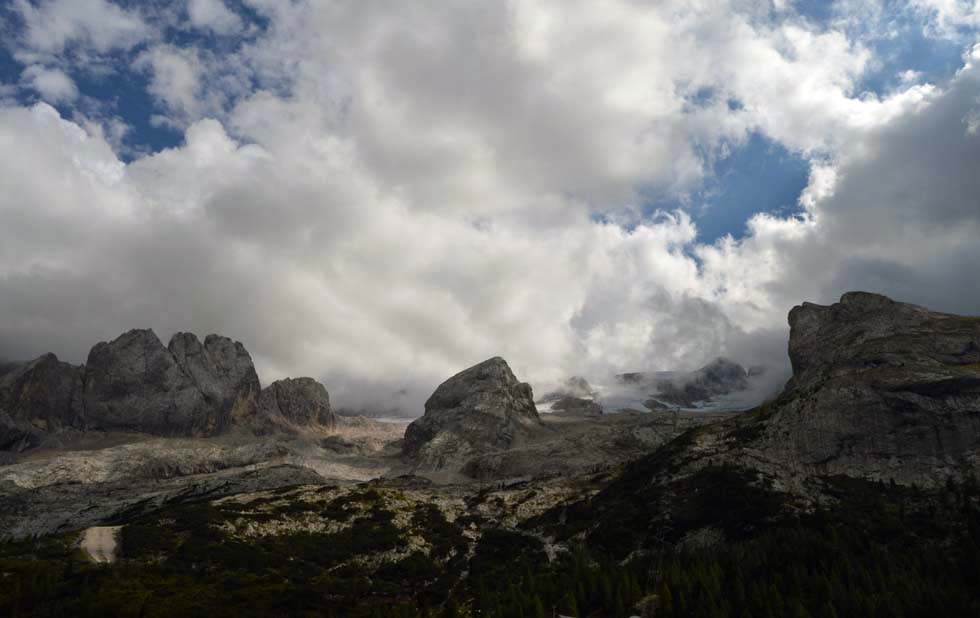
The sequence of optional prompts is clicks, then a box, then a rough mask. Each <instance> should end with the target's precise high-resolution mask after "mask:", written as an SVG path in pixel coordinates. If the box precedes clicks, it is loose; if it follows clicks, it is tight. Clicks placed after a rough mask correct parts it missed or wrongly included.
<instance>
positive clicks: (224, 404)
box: [167, 333, 261, 431]
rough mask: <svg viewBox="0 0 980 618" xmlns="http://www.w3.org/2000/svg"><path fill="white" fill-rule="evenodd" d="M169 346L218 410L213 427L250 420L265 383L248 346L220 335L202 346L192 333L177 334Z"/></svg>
mask: <svg viewBox="0 0 980 618" xmlns="http://www.w3.org/2000/svg"><path fill="white" fill-rule="evenodd" d="M167 347H168V349H169V350H170V353H171V354H172V355H173V356H174V360H175V361H176V362H177V364H178V366H180V368H181V369H182V370H183V371H184V373H185V374H187V375H189V376H190V377H191V378H192V379H193V380H194V383H195V384H196V385H197V388H198V389H199V390H200V391H201V393H202V394H203V395H204V397H205V399H206V400H207V401H208V402H209V404H210V407H211V408H212V409H213V410H214V411H215V412H216V415H215V417H214V418H213V426H212V430H215V431H220V430H222V429H225V428H227V427H229V426H231V425H236V424H242V423H244V422H246V421H247V420H248V419H249V416H250V415H251V414H252V413H253V412H254V409H255V406H256V404H257V401H258V398H259V394H260V391H261V386H260V385H259V376H258V374H256V372H255V365H253V364H252V357H251V356H249V354H248V351H246V350H245V346H243V345H242V344H241V343H239V342H237V341H232V340H231V339H229V338H228V337H221V336H219V335H208V336H207V337H205V338H204V344H203V345H202V344H201V342H200V341H199V340H198V338H197V337H196V336H195V335H193V334H191V333H177V334H176V335H174V336H173V337H172V338H171V340H170V345H169V346H167Z"/></svg>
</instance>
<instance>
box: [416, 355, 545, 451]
mask: <svg viewBox="0 0 980 618" xmlns="http://www.w3.org/2000/svg"><path fill="white" fill-rule="evenodd" d="M540 423H541V419H540V417H539V416H538V411H537V408H535V406H534V394H533V392H532V391H531V386H530V385H529V384H527V383H526V382H520V381H519V380H518V379H517V377H516V376H514V372H513V371H511V369H510V366H509V365H508V364H507V362H506V361H505V360H504V359H502V358H500V357H494V358H491V359H488V360H486V361H483V362H482V363H479V364H477V365H474V366H472V367H470V368H469V369H466V370H464V371H461V372H459V373H457V374H456V375H454V376H452V377H451V378H449V379H448V380H446V381H445V382H443V383H442V384H441V385H439V387H438V388H437V389H436V390H435V392H433V393H432V396H431V397H429V399H428V401H426V402H425V414H424V415H423V416H422V417H421V418H419V419H417V420H415V421H414V422H412V423H411V424H410V425H409V426H408V428H407V429H406V431H405V441H404V445H403V452H404V454H405V455H407V456H409V457H413V458H416V460H417V461H418V462H419V464H420V465H421V466H422V467H426V468H430V469H441V468H449V467H460V468H462V467H463V466H464V465H465V463H466V461H467V460H468V459H470V458H471V457H473V456H475V455H477V454H480V453H483V452H487V451H491V450H499V449H506V448H511V447H512V446H514V444H515V443H517V442H519V441H520V440H521V438H522V436H524V435H525V434H526V433H527V432H528V431H531V430H533V429H534V428H536V427H538V426H539V425H540Z"/></svg>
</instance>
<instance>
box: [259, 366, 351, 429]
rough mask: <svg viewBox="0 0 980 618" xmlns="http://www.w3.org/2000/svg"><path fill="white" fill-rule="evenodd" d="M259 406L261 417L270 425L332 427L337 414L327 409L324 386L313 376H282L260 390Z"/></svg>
mask: <svg viewBox="0 0 980 618" xmlns="http://www.w3.org/2000/svg"><path fill="white" fill-rule="evenodd" d="M259 409H260V411H261V414H262V418H263V420H267V421H269V422H270V423H271V424H272V425H274V426H292V427H310V426H317V427H322V428H326V429H332V428H334V427H336V425H337V416H336V415H335V414H334V413H333V412H332V411H331V410H330V396H329V395H328V394H327V389H326V388H324V387H323V385H322V384H320V383H319V382H317V381H316V380H314V379H313V378H295V379H294V378H286V379H285V380H279V381H277V382H273V383H272V384H270V385H269V386H267V387H266V388H265V389H263V391H262V395H261V396H260V397H259Z"/></svg>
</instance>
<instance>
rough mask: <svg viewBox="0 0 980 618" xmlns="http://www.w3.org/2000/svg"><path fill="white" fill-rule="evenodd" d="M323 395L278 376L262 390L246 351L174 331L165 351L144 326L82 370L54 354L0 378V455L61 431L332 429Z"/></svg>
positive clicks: (105, 346) (105, 347)
mask: <svg viewBox="0 0 980 618" xmlns="http://www.w3.org/2000/svg"><path fill="white" fill-rule="evenodd" d="M335 423H336V419H335V417H334V416H333V415H332V413H331V412H330V400H329V396H328V395H327V391H326V389H325V388H324V387H323V386H322V385H321V384H319V383H317V382H316V381H315V380H312V379H310V378H301V379H298V380H288V379H287V380H283V381H280V382H276V383H274V384H272V385H270V387H269V388H267V389H266V390H265V391H262V390H261V387H260V384H259V378H258V375H257V374H256V372H255V366H254V365H253V363H252V359H251V357H250V356H249V354H248V352H247V351H246V350H245V347H244V346H243V345H242V344H241V343H238V342H236V341H232V340H231V339H228V338H227V337H221V336H218V335H208V336H207V337H206V338H205V339H204V342H203V343H202V342H201V341H200V340H199V339H198V338H197V337H196V336H195V335H193V334H191V333H177V334H176V335H174V336H173V338H172V339H171V340H170V344H169V346H167V347H164V346H163V344H162V343H161V342H160V339H158V338H157V336H156V334H155V333H154V332H153V331H152V330H131V331H129V332H128V333H125V334H123V335H121V336H119V337H117V338H116V339H114V340H113V341H110V342H101V343H99V344H96V345H95V347H93V348H92V350H91V352H89V356H88V362H87V363H86V365H85V366H83V367H74V366H72V365H69V364H67V363H62V362H60V361H59V360H58V359H57V358H56V357H55V356H54V355H53V354H46V355H44V356H41V357H40V358H38V359H36V360H34V361H32V362H30V363H24V364H17V365H11V364H7V365H5V366H4V371H3V373H0V450H6V451H14V452H19V451H22V450H26V449H28V448H31V447H34V446H37V445H38V444H39V443H40V442H41V441H42V440H43V439H44V436H45V435H46V434H51V433H56V432H58V431H62V430H65V429H76V430H96V431H136V432H143V433H150V434H155V435H162V436H213V435H217V434H220V433H223V432H226V431H228V430H231V429H233V428H244V429H246V430H251V431H256V432H260V433H267V432H269V431H276V430H280V429H282V430H286V431H293V430H296V429H299V428H304V427H314V428H332V427H333V426H334V425H335Z"/></svg>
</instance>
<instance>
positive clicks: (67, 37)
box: [14, 0, 151, 55]
mask: <svg viewBox="0 0 980 618" xmlns="http://www.w3.org/2000/svg"><path fill="white" fill-rule="evenodd" d="M14 10H16V11H17V12H18V13H19V15H20V17H21V19H23V21H24V31H23V41H24V44H25V45H26V47H27V49H28V50H30V51H33V52H40V53H47V54H56V55H57V54H60V53H61V52H62V51H63V50H64V48H65V46H67V45H70V44H72V43H80V44H83V45H87V46H91V47H92V48H93V49H94V50H95V51H97V52H99V53H105V52H108V51H110V50H113V49H129V48H131V47H133V46H134V45H136V44H138V43H139V42H141V41H144V40H146V39H147V38H148V37H149V36H150V35H151V29H150V28H149V26H147V24H146V23H145V22H144V21H143V19H142V18H141V17H140V16H139V14H137V13H135V12H131V11H127V10H125V9H122V8H120V7H119V6H117V5H116V4H113V3H111V2H108V1H107V0H40V2H32V1H30V0H14Z"/></svg>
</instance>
